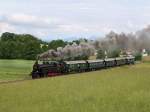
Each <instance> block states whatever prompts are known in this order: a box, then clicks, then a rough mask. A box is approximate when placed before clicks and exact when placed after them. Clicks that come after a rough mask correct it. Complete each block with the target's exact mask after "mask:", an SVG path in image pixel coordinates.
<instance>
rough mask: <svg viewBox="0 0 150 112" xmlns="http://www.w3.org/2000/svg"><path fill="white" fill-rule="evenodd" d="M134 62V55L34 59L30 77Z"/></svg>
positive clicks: (49, 75) (63, 73)
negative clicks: (61, 59) (88, 58)
mask: <svg viewBox="0 0 150 112" xmlns="http://www.w3.org/2000/svg"><path fill="white" fill-rule="evenodd" d="M134 63H135V58H134V57H122V58H108V59H104V60H86V61H84V60H82V61H48V60H47V61H39V60H38V61H36V62H35V64H34V65H33V70H32V73H31V75H32V78H33V79H36V78H42V77H52V76H60V75H65V74H69V73H79V72H88V71H95V70H100V69H104V68H110V67H116V66H122V65H130V64H134Z"/></svg>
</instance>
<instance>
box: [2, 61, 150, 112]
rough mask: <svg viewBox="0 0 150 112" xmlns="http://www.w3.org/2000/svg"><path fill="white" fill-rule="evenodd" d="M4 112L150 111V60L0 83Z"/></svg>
mask: <svg viewBox="0 0 150 112" xmlns="http://www.w3.org/2000/svg"><path fill="white" fill-rule="evenodd" d="M0 111H1V112H149V111H150V63H140V64H136V65H132V66H123V67H117V68H111V69H105V70H101V71H94V72H88V73H80V74H73V75H66V76H60V77H52V78H45V79H37V80H29V81H23V82H16V83H8V84H0Z"/></svg>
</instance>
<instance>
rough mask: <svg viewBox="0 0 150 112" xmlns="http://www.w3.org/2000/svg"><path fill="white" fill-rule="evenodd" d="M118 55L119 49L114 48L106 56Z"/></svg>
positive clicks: (114, 56)
mask: <svg viewBox="0 0 150 112" xmlns="http://www.w3.org/2000/svg"><path fill="white" fill-rule="evenodd" d="M119 56H120V50H118V49H116V50H113V51H109V52H108V58H116V57H119Z"/></svg>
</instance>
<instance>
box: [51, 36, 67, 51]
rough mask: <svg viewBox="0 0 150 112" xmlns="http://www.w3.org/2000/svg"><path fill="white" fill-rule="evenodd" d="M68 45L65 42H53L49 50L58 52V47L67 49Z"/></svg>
mask: <svg viewBox="0 0 150 112" xmlns="http://www.w3.org/2000/svg"><path fill="white" fill-rule="evenodd" d="M66 45H67V43H66V42H65V41H63V40H60V39H59V40H52V41H51V42H50V43H49V45H48V48H49V49H54V50H57V48H58V47H65V46H66Z"/></svg>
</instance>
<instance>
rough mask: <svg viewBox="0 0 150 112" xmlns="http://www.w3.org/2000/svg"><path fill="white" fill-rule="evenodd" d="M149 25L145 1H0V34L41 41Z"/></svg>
mask: <svg viewBox="0 0 150 112" xmlns="http://www.w3.org/2000/svg"><path fill="white" fill-rule="evenodd" d="M149 24H150V1H149V0H1V1H0V34H1V33H3V32H6V31H9V32H15V33H29V34H33V35H35V36H37V37H39V38H41V39H43V40H52V39H57V38H62V39H68V40H72V39H74V38H75V37H78V38H79V37H87V38H91V37H103V36H104V35H105V34H106V33H108V32H110V31H111V30H114V31H116V32H135V31H136V30H139V29H141V28H144V27H145V26H147V25H149Z"/></svg>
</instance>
